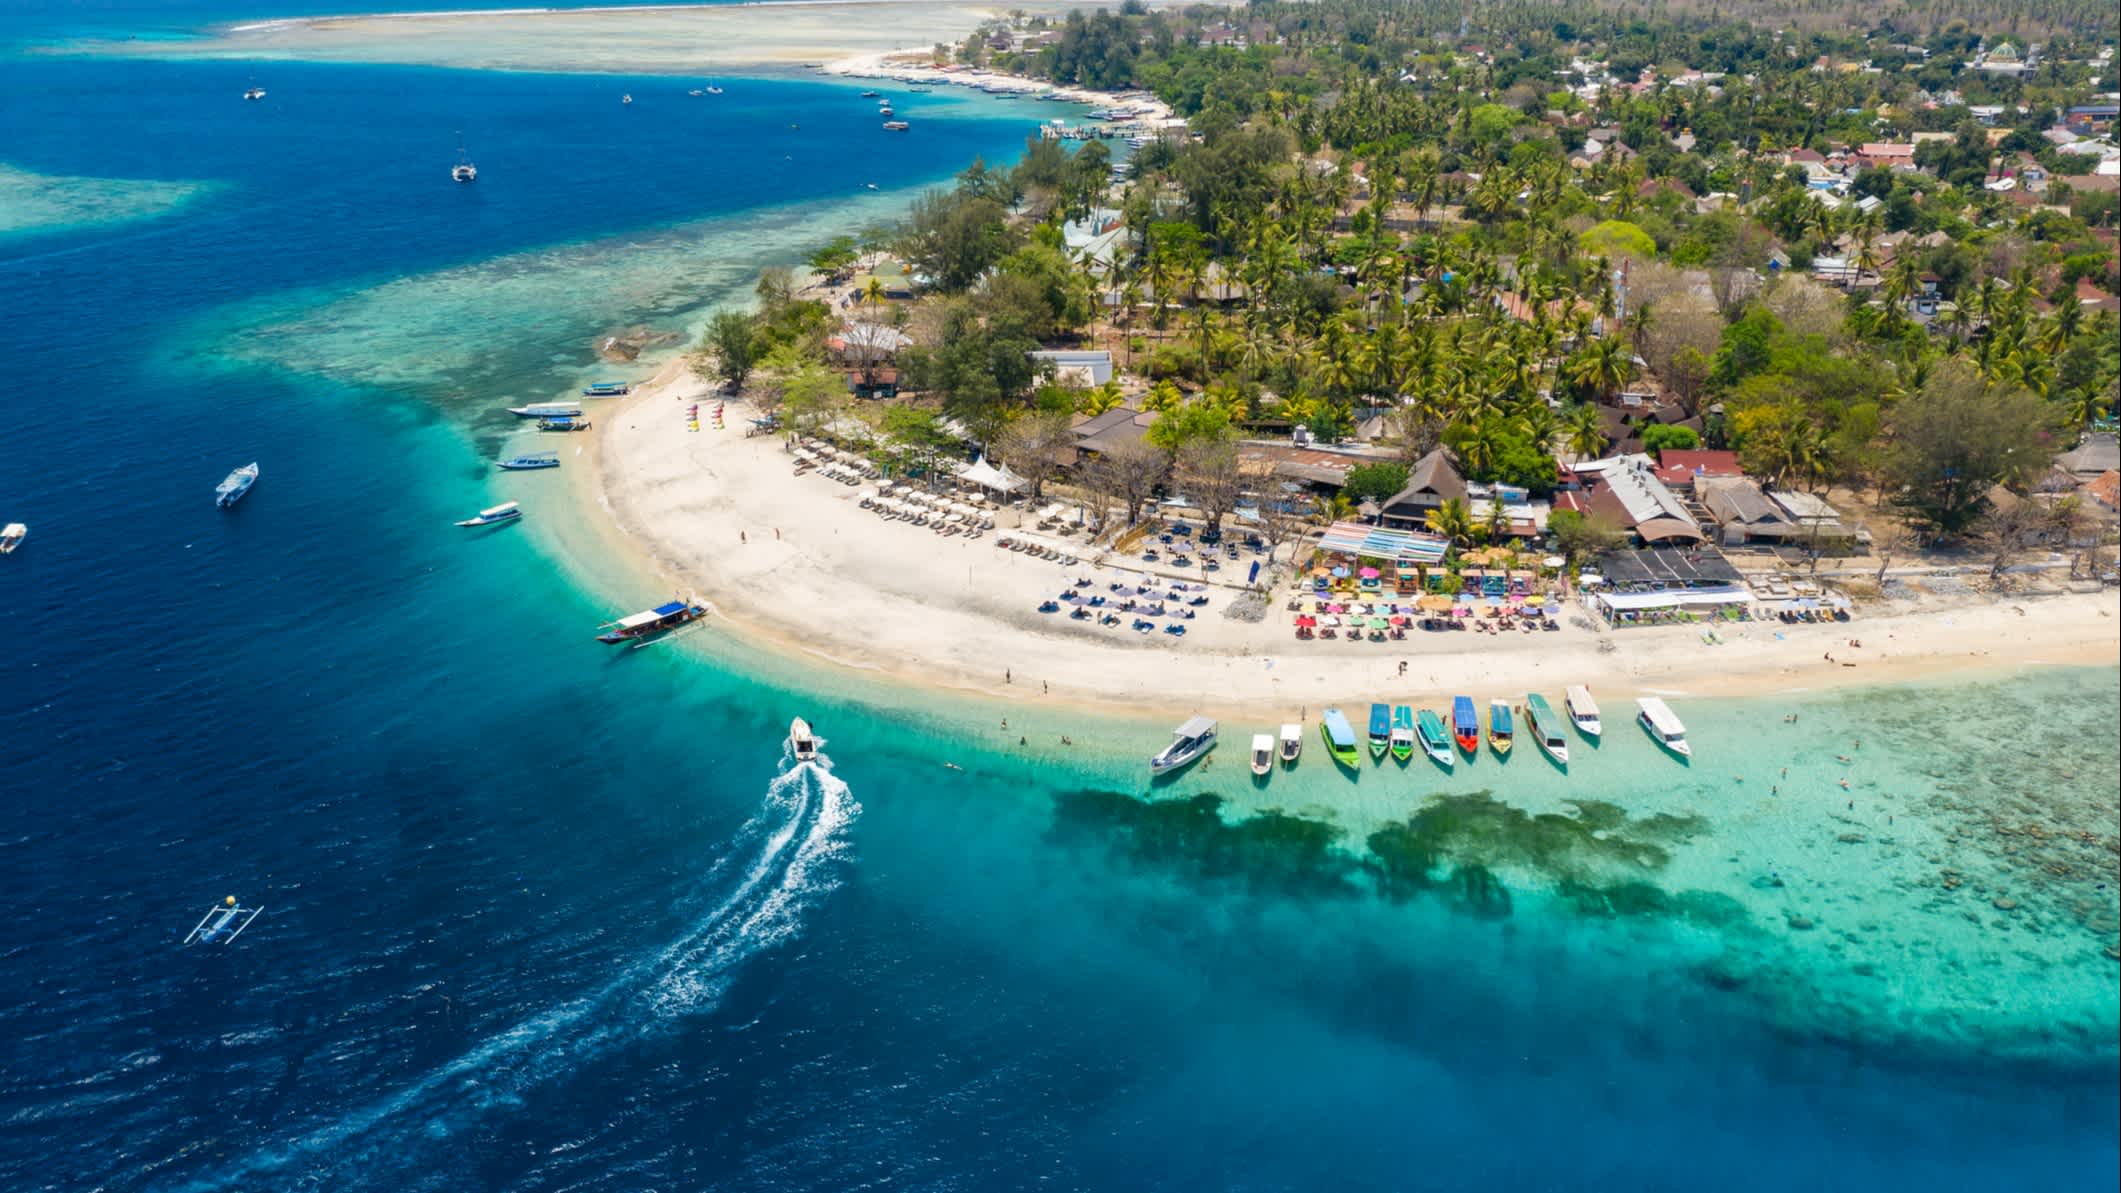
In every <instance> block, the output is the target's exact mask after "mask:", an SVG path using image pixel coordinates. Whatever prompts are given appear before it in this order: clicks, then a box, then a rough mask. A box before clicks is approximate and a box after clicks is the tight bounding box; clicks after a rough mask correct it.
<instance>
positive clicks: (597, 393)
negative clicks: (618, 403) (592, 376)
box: [582, 381, 633, 398]
mask: <svg viewBox="0 0 2121 1193" xmlns="http://www.w3.org/2000/svg"><path fill="white" fill-rule="evenodd" d="M632 392H633V387H632V386H631V385H628V384H626V383H625V382H624V381H592V382H590V383H589V384H587V385H585V386H583V387H582V396H583V397H585V398H620V397H624V396H626V395H627V394H630V393H632Z"/></svg>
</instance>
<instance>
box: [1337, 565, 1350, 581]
mask: <svg viewBox="0 0 2121 1193" xmlns="http://www.w3.org/2000/svg"><path fill="white" fill-rule="evenodd" d="M1333 578H1334V579H1335V580H1345V579H1347V578H1348V569H1347V567H1346V566H1345V565H1342V566H1338V567H1335V568H1334V569H1333Z"/></svg>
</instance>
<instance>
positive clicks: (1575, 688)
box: [1562, 683, 1605, 741]
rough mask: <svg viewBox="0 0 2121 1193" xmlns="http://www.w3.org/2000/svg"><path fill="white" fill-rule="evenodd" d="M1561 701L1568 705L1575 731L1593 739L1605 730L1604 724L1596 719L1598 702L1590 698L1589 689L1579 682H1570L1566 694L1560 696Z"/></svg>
mask: <svg viewBox="0 0 2121 1193" xmlns="http://www.w3.org/2000/svg"><path fill="white" fill-rule="evenodd" d="M1562 703H1563V704H1565V705H1567V706H1568V709H1569V720H1570V722H1571V723H1573V724H1574V725H1575V726H1576V732H1578V733H1581V734H1583V735H1584V736H1585V737H1588V738H1590V739H1592V740H1593V741H1596V740H1597V739H1598V735H1599V734H1601V733H1603V732H1605V726H1604V724H1602V723H1601V722H1600V721H1599V719H1598V702H1597V701H1596V700H1593V699H1591V689H1589V688H1587V687H1584V686H1583V685H1582V684H1580V683H1579V684H1571V685H1569V690H1568V694H1567V695H1565V696H1564V697H1562Z"/></svg>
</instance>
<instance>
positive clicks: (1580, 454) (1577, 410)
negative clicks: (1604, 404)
mask: <svg viewBox="0 0 2121 1193" xmlns="http://www.w3.org/2000/svg"><path fill="white" fill-rule="evenodd" d="M1563 434H1564V436H1565V441H1566V443H1567V444H1568V449H1569V451H1570V452H1572V453H1574V454H1575V456H1576V457H1577V458H1578V459H1580V460H1590V459H1596V458H1597V456H1598V453H1599V452H1602V451H1604V450H1605V444H1606V438H1605V422H1604V420H1602V419H1600V418H1599V416H1598V407H1596V406H1593V405H1591V404H1589V403H1587V402H1586V403H1583V404H1581V405H1578V406H1575V407H1572V408H1571V409H1570V410H1569V416H1568V418H1567V419H1565V420H1563Z"/></svg>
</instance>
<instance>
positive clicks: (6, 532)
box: [0, 522, 29, 555]
mask: <svg viewBox="0 0 2121 1193" xmlns="http://www.w3.org/2000/svg"><path fill="white" fill-rule="evenodd" d="M28 537H29V527H27V526H24V525H23V524H22V523H20V522H9V523H8V524H7V526H6V527H5V528H4V529H0V555H13V554H14V553H15V548H17V547H19V546H21V545H22V540H23V539H26V538H28Z"/></svg>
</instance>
